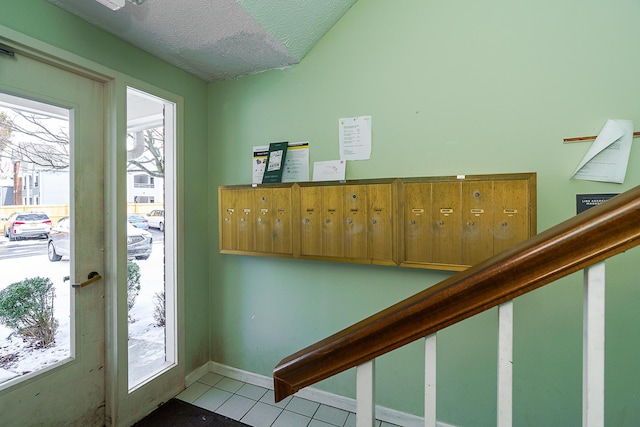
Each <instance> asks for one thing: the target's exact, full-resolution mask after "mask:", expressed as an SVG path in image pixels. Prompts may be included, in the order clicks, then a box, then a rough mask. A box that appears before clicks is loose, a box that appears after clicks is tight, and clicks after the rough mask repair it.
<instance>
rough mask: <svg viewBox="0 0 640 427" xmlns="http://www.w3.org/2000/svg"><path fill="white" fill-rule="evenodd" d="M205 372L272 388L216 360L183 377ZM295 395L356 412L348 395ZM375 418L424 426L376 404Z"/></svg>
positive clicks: (411, 426)
mask: <svg viewBox="0 0 640 427" xmlns="http://www.w3.org/2000/svg"><path fill="white" fill-rule="evenodd" d="M207 372H214V373H216V374H220V375H224V376H225V377H228V378H232V379H234V380H238V381H242V382H246V383H249V384H253V385H257V386H260V387H264V388H268V389H270V390H273V379H272V378H271V377H267V376H264V375H260V374H254V373H253V372H247V371H243V370H241V369H237V368H233V367H231V366H227V365H223V364H220V363H217V362H209V363H206V364H204V365H202V366H201V367H199V368H197V369H196V370H194V371H193V372H191V373H190V374H189V375H187V377H186V378H185V383H186V385H187V386H189V385H191V384H193V383H194V382H196V381H197V380H198V379H199V378H200V377H202V376H203V375H205V374H206V373H207ZM295 395H296V396H298V397H301V398H303V399H308V400H312V401H314V402H318V403H322V404H325V405H328V406H333V407H334V408H338V409H342V410H345V411H349V412H356V401H355V399H352V398H350V397H345V396H340V395H337V394H333V393H329V392H326V391H323V390H318V389H316V388H313V387H306V388H304V389H302V390H300V391H299V392H297V393H296V394H295ZM376 418H377V419H379V420H382V421H385V422H388V423H392V424H396V425H399V426H403V427H422V426H424V419H423V418H422V417H418V416H416V415H412V414H407V413H405V412H400V411H397V410H395V409H391V408H385V407H383V406H378V405H376ZM437 426H438V427H456V426H454V425H451V424H445V423H442V422H439V421H438V423H437Z"/></svg>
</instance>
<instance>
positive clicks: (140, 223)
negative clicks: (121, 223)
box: [127, 213, 149, 230]
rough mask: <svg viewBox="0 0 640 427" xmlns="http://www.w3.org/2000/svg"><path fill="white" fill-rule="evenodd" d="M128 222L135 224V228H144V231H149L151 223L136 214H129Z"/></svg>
mask: <svg viewBox="0 0 640 427" xmlns="http://www.w3.org/2000/svg"><path fill="white" fill-rule="evenodd" d="M127 221H129V223H130V224H133V226H134V227H138V228H142V229H143V230H148V229H149V221H147V219H146V218H145V217H143V216H142V215H139V214H134V213H131V214H128V215H127Z"/></svg>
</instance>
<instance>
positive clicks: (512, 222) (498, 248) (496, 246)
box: [493, 180, 530, 254]
mask: <svg viewBox="0 0 640 427" xmlns="http://www.w3.org/2000/svg"><path fill="white" fill-rule="evenodd" d="M528 185H529V184H528V181H526V180H513V181H495V182H494V190H493V193H494V195H493V199H494V202H493V203H494V212H493V235H494V239H493V242H494V243H493V250H494V253H496V254H497V253H499V252H502V251H503V250H505V249H507V248H510V247H511V246H513V245H515V244H517V243H520V242H522V241H524V240H526V239H527V238H528V237H529V221H530V216H529V187H528Z"/></svg>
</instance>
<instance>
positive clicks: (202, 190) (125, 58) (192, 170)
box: [0, 0, 209, 373]
mask: <svg viewBox="0 0 640 427" xmlns="http://www.w3.org/2000/svg"><path fill="white" fill-rule="evenodd" d="M0 25H4V26H6V27H8V28H12V29H14V30H16V31H19V32H21V33H23V34H26V35H28V36H31V37H33V38H36V39H40V40H42V41H45V42H47V43H49V44H51V45H53V46H56V47H59V48H61V49H64V50H66V51H68V52H71V53H74V54H76V55H79V56H81V57H84V58H87V59H89V60H91V61H94V62H96V63H99V64H102V65H105V66H107V67H110V68H112V69H114V70H117V71H120V72H122V73H125V74H127V75H129V76H131V77H134V78H137V79H139V80H142V81H145V82H147V83H149V84H151V85H154V86H156V87H159V88H162V89H164V90H167V91H170V92H172V93H174V94H177V95H180V96H182V97H183V98H184V141H185V144H184V159H185V163H186V165H187V166H186V167H185V168H184V170H185V183H184V188H185V194H184V201H185V205H186V206H187V207H188V208H185V209H184V219H185V227H184V232H185V236H184V240H185V242H186V247H185V250H184V259H185V266H184V267H185V283H186V285H185V305H186V307H187V308H188V309H187V310H186V318H185V323H186V335H185V337H186V355H187V360H186V372H187V373H188V372H191V371H192V370H194V369H196V368H198V367H200V366H202V365H203V364H204V363H206V362H207V361H208V360H209V325H208V324H207V322H208V314H207V312H208V310H207V298H208V294H209V288H208V286H207V281H208V274H209V272H208V262H209V260H208V255H207V236H206V233H203V232H202V230H206V229H207V226H208V223H209V220H208V212H207V196H206V194H207V185H208V183H207V179H206V177H207V173H208V172H207V167H208V165H207V159H206V154H205V153H207V150H208V147H207V93H206V89H207V86H206V84H205V83H204V82H203V81H201V80H199V79H197V78H195V77H193V76H190V75H189V74H187V73H185V72H183V71H180V70H178V69H177V68H175V67H173V66H171V65H169V64H167V63H166V62H163V61H161V60H159V59H157V58H155V57H153V56H151V55H149V54H147V53H145V52H143V51H141V50H139V49H137V48H135V47H133V46H132V45H130V44H129V43H125V42H123V41H122V40H120V39H118V38H116V37H114V36H112V35H109V34H107V33H105V32H104V31H102V30H99V29H97V28H96V27H94V26H92V25H90V24H88V23H87V22H85V21H82V20H80V19H78V18H76V17H74V16H73V15H71V14H69V13H67V12H65V11H64V10H62V9H60V8H58V7H56V6H54V5H52V4H51V3H48V2H47V1H45V0H28V1H18V2H3V3H2V6H1V11H0ZM52 84H55V82H53V81H52Z"/></svg>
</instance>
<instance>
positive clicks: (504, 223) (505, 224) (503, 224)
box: [500, 221, 508, 227]
mask: <svg viewBox="0 0 640 427" xmlns="http://www.w3.org/2000/svg"><path fill="white" fill-rule="evenodd" d="M500 225H501V226H503V227H506V226H507V225H508V224H507V222H506V221H505V222H503V223H502V224H500Z"/></svg>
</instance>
